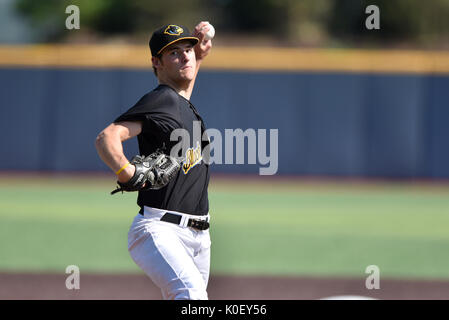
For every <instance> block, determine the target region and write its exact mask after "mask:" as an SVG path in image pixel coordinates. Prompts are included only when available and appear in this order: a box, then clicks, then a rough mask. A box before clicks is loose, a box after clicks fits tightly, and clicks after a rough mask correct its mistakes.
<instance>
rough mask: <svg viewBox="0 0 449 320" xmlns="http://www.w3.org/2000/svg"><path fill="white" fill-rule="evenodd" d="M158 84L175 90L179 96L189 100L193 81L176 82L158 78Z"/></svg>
mask: <svg viewBox="0 0 449 320" xmlns="http://www.w3.org/2000/svg"><path fill="white" fill-rule="evenodd" d="M159 84H164V85H167V86H169V87H171V88H173V90H175V91H176V92H177V93H178V94H179V95H180V96H182V97H184V98H186V99H187V100H190V96H191V95H192V91H193V81H189V82H182V83H176V82H173V81H169V80H166V79H159Z"/></svg>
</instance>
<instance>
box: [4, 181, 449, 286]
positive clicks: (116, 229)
mask: <svg viewBox="0 0 449 320" xmlns="http://www.w3.org/2000/svg"><path fill="white" fill-rule="evenodd" d="M86 185H87V186H86ZM113 185H114V183H113V180H111V179H106V180H105V179H104V178H103V179H100V178H98V177H97V178H90V179H73V178H70V177H67V178H57V179H56V178H53V179H50V178H48V179H45V178H39V179H31V178H29V179H27V180H25V179H23V180H19V181H18V182H15V183H14V182H13V180H11V179H9V178H4V177H3V178H2V179H0V270H8V271H17V272H19V271H58V272H64V271H65V268H66V267H67V266H68V265H71V264H75V265H78V266H79V267H80V269H81V270H82V271H90V272H140V270H139V269H138V267H137V266H135V265H134V263H133V262H132V260H131V258H130V257H129V255H128V252H127V249H126V241H127V232H128V228H129V225H130V224H131V222H132V219H133V217H134V215H135V214H136V213H137V209H138V208H137V206H136V204H135V197H136V194H134V193H128V194H117V195H115V196H110V195H109V191H110V190H112V188H113ZM210 207H211V211H210V212H211V216H212V229H211V236H212V266H211V272H212V273H215V274H217V273H234V274H282V275H286V274H288V275H341V276H359V277H360V276H362V277H363V276H366V274H365V268H366V267H367V266H368V265H372V264H374V265H378V266H379V268H380V271H381V275H382V276H389V277H408V278H410V277H417V278H449V249H448V248H449V186H440V187H429V186H425V185H421V186H420V185H407V184H348V183H346V184H343V183H342V184H339V183H301V182H284V183H283V182H275V183H274V182H269V183H268V182H266V183H264V182H260V181H253V182H244V181H241V182H239V183H238V184H237V186H234V185H231V184H229V183H228V182H226V181H217V180H216V181H213V182H212V185H211V188H210Z"/></svg>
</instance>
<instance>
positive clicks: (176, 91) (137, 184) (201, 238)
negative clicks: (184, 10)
mask: <svg viewBox="0 0 449 320" xmlns="http://www.w3.org/2000/svg"><path fill="white" fill-rule="evenodd" d="M209 26H210V24H208V23H207V22H201V23H199V24H198V25H197V26H196V27H195V30H194V32H193V33H192V34H191V33H190V32H189V30H188V29H187V28H186V27H184V26H180V25H175V24H169V25H165V26H163V27H162V28H160V29H158V30H156V31H155V32H154V33H153V34H152V36H151V39H150V42H149V46H150V50H151V55H152V63H153V69H154V72H155V74H156V77H157V79H158V82H159V85H158V86H157V87H156V88H155V89H154V90H152V91H151V92H149V93H147V94H145V95H144V96H143V97H142V98H141V99H140V100H139V101H138V102H137V103H136V104H135V105H134V106H133V107H131V108H130V109H129V110H128V111H126V112H125V113H124V114H122V115H120V116H119V117H118V118H117V119H115V121H114V122H113V123H112V124H110V125H109V126H108V127H106V128H105V129H104V130H103V131H102V132H101V133H100V134H99V135H98V136H97V139H96V148H97V151H98V154H99V156H100V158H101V159H102V160H103V161H104V162H105V163H106V164H107V165H108V166H109V167H110V168H111V169H112V170H113V171H114V172H115V173H116V175H117V178H118V181H117V182H118V184H119V186H120V189H118V190H122V191H123V190H125V191H138V197H137V204H138V206H139V207H140V211H139V213H138V214H137V215H136V216H135V218H134V221H133V222H132V224H131V227H130V229H129V232H128V251H129V253H130V255H131V257H132V259H133V260H134V261H135V263H136V264H137V265H138V266H139V267H140V268H141V269H142V270H143V271H144V272H145V273H146V274H147V275H148V276H149V277H150V278H151V280H152V281H153V282H154V283H155V284H156V285H157V286H158V287H159V288H160V289H161V291H162V297H163V299H189V300H193V299H204V300H205V299H208V296H207V291H206V289H207V283H208V278H209V266H210V244H211V241H210V235H209V220H210V216H209V200H208V191H207V189H208V185H209V166H208V164H207V163H205V161H201V160H202V159H201V152H195V153H194V154H195V155H196V156H197V157H198V159H194V160H195V162H194V163H195V165H194V166H191V165H190V167H189V170H179V169H180V168H181V167H183V162H180V163H179V165H176V163H175V162H176V161H172V162H170V161H171V160H173V158H171V157H167V156H165V155H163V154H170V149H171V148H172V147H173V146H174V145H175V144H177V143H178V141H171V140H170V134H171V133H172V131H173V130H175V129H179V128H183V129H185V130H187V131H188V132H189V134H190V137H191V138H190V139H191V140H192V141H189V145H190V147H191V148H193V149H195V148H196V149H198V148H202V149H204V147H205V146H206V145H207V144H208V143H209V142H208V141H193V139H195V137H194V134H193V123H194V122H195V121H196V122H198V121H200V123H201V131H202V132H201V134H202V135H203V132H204V131H205V126H204V123H203V120H202V119H201V117H200V115H199V114H198V112H197V110H196V109H195V107H194V106H193V105H192V103H191V102H190V100H189V99H190V96H191V94H192V91H193V87H194V83H195V79H196V76H197V73H198V70H199V68H200V65H201V63H202V61H203V60H204V58H205V57H206V56H207V54H208V53H209V52H210V49H211V47H212V43H211V40H210V39H207V38H205V34H206V32H207V31H208V30H209ZM135 136H137V139H138V143H139V152H140V155H141V156H137V157H135V158H133V160H132V161H131V162H130V161H128V159H127V158H126V157H125V155H124V153H123V146H122V142H123V141H125V140H128V139H130V138H132V137H135ZM201 140H203V139H201ZM160 150H165V151H163V152H162V156H161V151H160ZM197 151H198V150H197ZM154 152H159V153H156V156H154ZM150 154H152V155H153V156H152V158H144V157H145V156H148V155H150ZM191 154H192V153H190V154H189V155H187V154H184V155H180V157H184V165H185V164H186V163H189V164H191V160H192V159H191ZM161 157H162V158H161ZM164 157H166V158H164ZM187 158H189V159H187ZM170 159H171V160H170ZM181 159H182V158H181ZM178 160H179V159H178ZM164 161H167V162H164ZM161 163H163V164H162V165H161ZM167 163H169V164H170V166H172V168H175V169H176V171H173V172H170V174H167V173H166V172H162V171H164V170H166V168H167ZM161 168H162V169H161ZM157 170H160V171H157ZM161 172H162V173H161ZM161 177H162V178H161ZM164 179H165V180H164ZM161 181H162V182H161Z"/></svg>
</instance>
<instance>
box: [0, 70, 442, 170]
mask: <svg viewBox="0 0 449 320" xmlns="http://www.w3.org/2000/svg"><path fill="white" fill-rule="evenodd" d="M155 85H156V79H155V77H154V75H153V74H152V71H151V70H132V69H123V68H117V69H75V68H73V69H70V68H35V67H30V68H26V67H22V68H21V67H2V68H0V106H1V107H0V125H1V128H2V129H3V130H2V131H3V134H2V135H0V145H1V146H2V148H1V150H2V151H1V158H0V170H33V171H34V170H54V171H65V170H69V171H73V170H75V171H77V170H94V171H96V170H98V171H103V170H108V168H107V167H106V166H105V165H104V164H103V163H102V162H101V160H100V159H99V158H98V156H97V153H96V150H95V147H94V140H95V137H96V135H97V134H98V133H99V132H100V131H101V130H102V129H103V128H104V127H105V126H107V125H108V124H109V123H110V122H111V121H112V120H113V119H114V118H115V117H117V116H118V115H119V114H120V113H122V112H124V111H126V110H127V109H128V108H129V107H131V106H132V105H133V104H134V103H135V102H136V101H137V100H138V99H139V98H140V97H141V96H142V95H143V94H145V93H146V92H148V91H149V90H151V89H152V88H153V87H154V86H155ZM448 92H449V76H448V75H444V74H442V75H435V74H434V75H426V74H386V73H378V74H375V73H374V74H373V73H344V72H299V71H298V72H275V71H265V72H251V71H241V72H237V71H212V70H203V71H201V72H200V74H199V76H198V79H197V82H196V87H195V91H194V94H193V96H192V99H191V100H192V102H193V103H194V104H195V106H196V107H197V109H198V110H199V111H200V113H201V114H202V116H203V118H204V120H205V122H206V125H207V127H210V128H216V129H219V130H220V131H221V132H223V133H224V129H225V128H228V129H237V128H241V129H243V130H245V129H248V128H253V129H256V130H257V129H267V131H268V129H278V130H279V131H278V132H279V147H278V150H279V155H278V173H279V174H298V175H326V176H366V177H374V176H376V177H377V176H379V177H431V178H432V177H440V178H448V177H449V93H448ZM223 136H224V135H223ZM125 148H126V154H127V155H128V156H132V155H133V154H135V153H136V152H137V144H136V141H135V139H133V141H128V142H126V143H125ZM223 152H224V151H223ZM224 156H225V155H224V153H223V160H224ZM245 158H246V156H245ZM259 167H260V165H259V164H256V165H213V166H212V170H213V171H214V172H226V173H231V172H232V173H258V172H259Z"/></svg>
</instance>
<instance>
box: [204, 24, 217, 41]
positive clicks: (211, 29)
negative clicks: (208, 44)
mask: <svg viewBox="0 0 449 320" xmlns="http://www.w3.org/2000/svg"><path fill="white" fill-rule="evenodd" d="M208 27H209V31H207V32H206V34H205V35H204V40H206V41H208V40H211V39H213V37H214V36H215V28H214V26H213V25H211V24H210V23H209V25H208Z"/></svg>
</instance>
